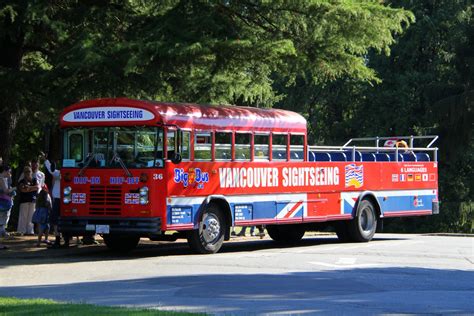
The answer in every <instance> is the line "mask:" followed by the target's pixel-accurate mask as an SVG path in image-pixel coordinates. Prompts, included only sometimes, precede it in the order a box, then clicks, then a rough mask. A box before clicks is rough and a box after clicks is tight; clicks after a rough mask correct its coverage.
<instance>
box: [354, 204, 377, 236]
mask: <svg viewBox="0 0 474 316" xmlns="http://www.w3.org/2000/svg"><path fill="white" fill-rule="evenodd" d="M348 224H349V225H348V228H349V233H350V237H351V240H352V241H355V242H368V241H370V240H372V238H373V237H374V234H375V231H376V230H377V213H376V212H375V206H374V205H373V203H372V202H371V201H369V200H362V201H360V203H359V205H358V207H357V213H356V217H355V218H354V219H353V220H352V221H350V222H349V223H348Z"/></svg>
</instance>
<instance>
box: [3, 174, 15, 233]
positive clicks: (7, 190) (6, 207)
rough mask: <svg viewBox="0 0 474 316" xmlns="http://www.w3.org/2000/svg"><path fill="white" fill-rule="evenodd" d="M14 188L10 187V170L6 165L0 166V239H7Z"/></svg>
mask: <svg viewBox="0 0 474 316" xmlns="http://www.w3.org/2000/svg"><path fill="white" fill-rule="evenodd" d="M14 195H15V188H13V187H12V170H11V168H10V166H8V165H2V166H0V237H8V233H7V230H6V229H7V227H8V221H9V219H10V213H11V209H12V206H13V196H14Z"/></svg>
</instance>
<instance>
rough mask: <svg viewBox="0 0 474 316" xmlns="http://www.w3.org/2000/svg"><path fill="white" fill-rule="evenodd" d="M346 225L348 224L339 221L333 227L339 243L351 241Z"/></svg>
mask: <svg viewBox="0 0 474 316" xmlns="http://www.w3.org/2000/svg"><path fill="white" fill-rule="evenodd" d="M348 224H349V223H348V222H345V221H340V222H337V223H336V225H335V227H336V235H337V238H338V239H339V241H340V242H350V241H351V240H352V239H351V234H350V232H349V225H348Z"/></svg>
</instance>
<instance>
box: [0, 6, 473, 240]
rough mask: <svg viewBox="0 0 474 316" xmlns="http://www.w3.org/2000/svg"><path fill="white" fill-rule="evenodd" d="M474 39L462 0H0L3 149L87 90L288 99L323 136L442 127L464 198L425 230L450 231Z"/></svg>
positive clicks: (446, 185) (468, 142)
mask: <svg viewBox="0 0 474 316" xmlns="http://www.w3.org/2000/svg"><path fill="white" fill-rule="evenodd" d="M415 20H416V22H415ZM414 22H415V23H414ZM405 29H407V30H406V31H405ZM473 42H474V26H473V22H472V7H471V6H470V5H469V4H468V2H465V1H460V0H456V1H452V0H451V1H448V0H444V1H430V0H422V1H408V0H406V1H401V0H400V1H396V0H393V1H386V2H381V1H377V0H366V1H362V0H338V1H336V0H327V1H322V0H299V1H288V0H277V1H266V0H244V1H229V0H226V1H217V0H214V1H211V0H207V1H206V0H200V1H198V0H194V1H193V0H167V1H151V0H128V1H112V0H99V1H86V0H84V1H78V0H60V1H48V2H44V1H40V0H32V1H27V0H5V1H3V2H2V4H1V5H0V47H1V49H0V87H1V89H0V102H1V106H0V114H1V116H2V122H3V123H2V124H1V125H0V139H1V142H0V156H3V157H4V158H5V159H6V160H9V161H10V162H12V163H13V164H18V163H19V161H20V160H21V159H28V158H31V156H32V155H36V153H37V152H39V150H40V149H43V146H44V145H43V141H42V138H43V136H44V134H45V133H47V130H45V127H47V126H51V127H55V126H57V125H56V124H57V123H56V122H57V117H58V113H59V111H60V110H61V109H62V108H63V107H64V106H66V105H69V104H71V103H73V102H76V101H78V100H81V99H88V98H97V97H118V96H127V97H131V98H145V99H155V100H163V101H182V102H184V101H185V102H198V103H231V104H240V105H252V106H259V107H271V106H274V107H283V108H288V109H292V110H296V111H298V112H301V113H303V114H304V115H305V116H306V117H307V118H308V121H309V124H310V128H311V130H310V139H311V140H312V141H314V142H317V143H324V144H334V143H341V142H343V141H345V140H346V139H347V138H351V137H359V136H375V135H380V136H387V135H388V134H390V135H397V134H398V135H401V134H413V135H422V134H436V133H439V134H441V136H442V138H441V142H440V147H441V152H440V153H441V157H440V161H441V163H440V179H441V184H440V188H441V199H442V200H443V201H447V202H449V203H454V204H453V205H457V206H453V207H450V208H449V209H447V208H442V212H443V215H441V216H438V217H435V218H432V219H430V221H425V222H424V223H425V224H424V225H427V226H426V227H422V229H424V230H449V231H455V230H459V229H461V227H464V226H466V225H465V223H464V224H463V223H461V222H462V220H461V218H467V219H466V220H465V221H469V216H471V215H467V217H463V216H464V215H462V216H461V215H460V214H458V209H471V210H472V207H471V208H469V207H467V208H466V207H464V208H463V207H461V208H459V207H458V206H459V205H460V202H461V201H464V202H465V203H468V204H469V203H470V201H472V192H473V181H472V175H473V173H472V165H473V164H472V160H473V157H472V155H473V150H472V149H473V142H472V138H473V136H472V122H473V119H472V103H473V99H474V92H473V91H472V82H473V80H472V79H473V73H474V71H473V69H474V65H473V62H474V61H473V57H472V56H473V55H474V48H473V46H474V43H473ZM53 136H56V137H57V133H53ZM55 140H57V139H55V138H54V137H53V140H52V143H51V144H50V146H49V147H50V148H49V149H50V152H51V153H52V155H53V156H54V155H56V157H57V155H58V150H57V146H56V147H55V146H54V145H55V144H56V143H57V142H56V141H55ZM464 205H466V204H464ZM469 205H470V204H469ZM460 221H461V222H460ZM413 225H414V226H416V227H417V228H420V225H418V224H417V223H415V224H413ZM463 225H464V226H463ZM403 227H408V226H407V225H405V224H404V225H403ZM466 227H467V226H466Z"/></svg>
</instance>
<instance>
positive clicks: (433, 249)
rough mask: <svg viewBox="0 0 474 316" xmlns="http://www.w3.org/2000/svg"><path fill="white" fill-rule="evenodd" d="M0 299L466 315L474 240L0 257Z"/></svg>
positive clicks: (233, 245)
mask: <svg viewBox="0 0 474 316" xmlns="http://www.w3.org/2000/svg"><path fill="white" fill-rule="evenodd" d="M3 254H4V256H3V258H2V259H1V263H0V296H16V297H24V298H31V297H44V298H51V299H55V300H62V301H80V302H87V303H93V304H103V305H126V306H139V307H153V308H160V309H168V310H187V311H198V312H209V313H213V314H226V315H229V314H274V315H279V314H314V313H331V314H334V313H337V314H351V315H353V314H364V315H365V314H382V313H417V314H419V313H437V314H438V313H439V314H474V299H473V298H474V238H472V237H447V236H422V235H393V234H377V235H376V238H375V240H373V241H372V242H370V243H368V244H340V243H338V242H337V239H336V238H335V237H333V236H310V237H305V239H304V240H303V241H302V243H301V244H300V245H299V246H298V247H277V246H275V244H273V243H272V242H271V241H270V240H267V239H265V240H257V239H254V238H250V237H249V238H247V239H245V240H243V239H235V240H233V241H232V242H229V243H226V244H225V245H224V249H223V251H222V252H221V253H218V254H215V255H192V254H190V252H189V250H188V248H187V246H186V244H185V243H179V242H178V243H174V244H160V245H158V244H145V245H141V246H140V247H139V248H138V249H137V250H136V251H134V252H133V253H131V254H130V255H128V256H123V257H120V256H116V255H114V254H111V253H110V252H108V251H106V249H105V247H104V246H92V247H79V248H75V249H69V250H66V251H59V252H55V251H52V250H40V251H36V252H29V253H27V254H15V255H12V254H11V253H10V255H9V256H8V255H5V253H3Z"/></svg>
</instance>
